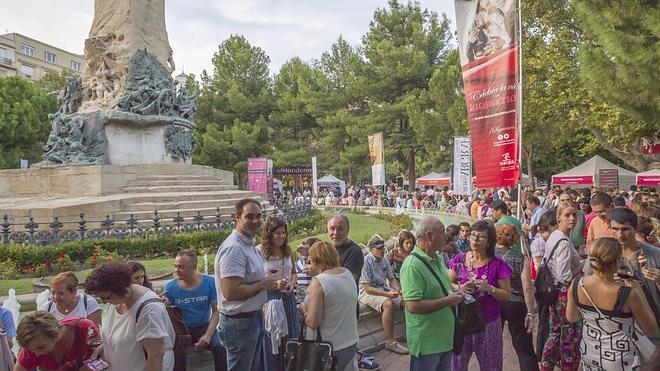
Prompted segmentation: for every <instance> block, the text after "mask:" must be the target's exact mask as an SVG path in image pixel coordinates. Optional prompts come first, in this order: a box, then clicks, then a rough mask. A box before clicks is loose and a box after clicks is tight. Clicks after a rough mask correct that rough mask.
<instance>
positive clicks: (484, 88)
mask: <svg viewBox="0 0 660 371" xmlns="http://www.w3.org/2000/svg"><path fill="white" fill-rule="evenodd" d="M454 4H455V7H456V24H457V29H458V39H459V51H460V55H461V66H462V70H463V85H464V91H465V101H466V103H467V116H468V122H469V124H470V138H471V140H472V153H473V159H474V165H475V172H476V177H477V187H479V188H493V187H502V186H512V185H515V184H516V183H517V182H518V181H519V178H520V159H519V152H520V147H519V145H520V140H519V139H520V138H519V135H520V133H519V129H518V126H519V125H518V112H517V109H518V99H520V98H521V97H519V94H518V93H519V86H518V84H519V81H518V76H519V74H518V57H519V55H518V52H519V48H518V45H517V42H516V37H517V35H518V34H519V33H518V31H517V28H518V9H517V8H516V2H515V1H511V0H455V2H454Z"/></svg>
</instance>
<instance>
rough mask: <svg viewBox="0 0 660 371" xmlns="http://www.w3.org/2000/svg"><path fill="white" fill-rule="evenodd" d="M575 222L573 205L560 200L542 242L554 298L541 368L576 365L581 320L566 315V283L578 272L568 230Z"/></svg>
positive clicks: (576, 257)
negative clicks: (551, 227)
mask: <svg viewBox="0 0 660 371" xmlns="http://www.w3.org/2000/svg"><path fill="white" fill-rule="evenodd" d="M576 222H577V208H576V206H575V204H573V203H572V202H562V203H560V204H559V206H558V207H557V223H558V228H557V229H556V230H555V231H554V232H552V233H551V234H550V237H549V238H548V241H546V245H545V246H546V248H545V255H544V258H543V260H544V261H545V262H546V264H547V266H548V268H549V269H550V272H551V273H552V277H553V279H554V282H555V285H556V286H557V287H558V297H557V300H556V302H555V303H554V305H551V306H550V331H549V333H548V338H547V340H546V341H545V345H544V347H543V350H542V355H541V364H540V369H541V370H548V371H551V370H554V369H555V366H556V365H558V366H560V368H561V369H562V370H576V369H577V368H578V366H579V364H580V349H579V346H580V340H581V338H582V323H580V322H576V323H572V322H570V321H569V320H568V319H567V318H566V305H567V302H568V296H569V286H570V284H571V281H573V278H575V277H576V276H577V275H578V274H579V273H580V271H581V269H580V268H581V266H580V256H579V255H578V252H577V250H576V249H575V246H573V243H572V242H571V239H570V237H569V236H570V234H571V230H572V229H573V227H575V224H576Z"/></svg>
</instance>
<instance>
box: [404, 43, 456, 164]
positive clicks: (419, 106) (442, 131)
mask: <svg viewBox="0 0 660 371" xmlns="http://www.w3.org/2000/svg"><path fill="white" fill-rule="evenodd" d="M407 112H408V115H409V116H410V117H411V125H412V127H413V129H414V131H415V132H416V133H417V138H418V142H419V143H420V144H422V145H423V146H424V152H425V153H426V156H421V158H420V160H421V161H422V164H421V168H422V169H424V171H430V170H441V171H448V170H451V169H450V167H451V162H452V156H453V151H452V146H453V144H452V140H453V137H454V136H459V135H467V133H468V125H467V111H466V106H465V98H464V95H463V78H462V73H461V65H460V58H459V54H458V49H454V50H452V51H451V52H449V54H447V57H446V59H445V60H444V61H443V62H442V63H441V64H440V66H439V67H438V68H437V69H436V70H435V71H434V72H433V75H432V76H431V79H430V81H429V88H428V90H423V91H422V92H421V93H420V95H419V99H417V100H415V101H413V102H411V104H410V105H409V106H408V110H407Z"/></svg>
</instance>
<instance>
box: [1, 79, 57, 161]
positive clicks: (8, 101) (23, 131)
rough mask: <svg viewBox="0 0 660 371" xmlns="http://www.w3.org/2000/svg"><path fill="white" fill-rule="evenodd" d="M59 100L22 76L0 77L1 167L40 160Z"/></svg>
mask: <svg viewBox="0 0 660 371" xmlns="http://www.w3.org/2000/svg"><path fill="white" fill-rule="evenodd" d="M56 110H57V100H56V99H55V97H54V96H50V95H48V94H47V93H46V91H44V90H43V89H41V88H39V87H37V86H35V85H33V84H32V83H31V82H29V81H27V80H25V79H22V78H20V77H8V78H0V133H2V135H0V169H7V168H16V167H18V166H19V164H20V159H22V158H23V159H27V160H29V161H30V162H37V161H39V160H41V155H42V152H43V149H42V147H41V145H42V144H43V143H44V142H45V140H46V138H47V137H48V132H49V131H50V125H49V120H48V114H49V113H50V112H55V111H56Z"/></svg>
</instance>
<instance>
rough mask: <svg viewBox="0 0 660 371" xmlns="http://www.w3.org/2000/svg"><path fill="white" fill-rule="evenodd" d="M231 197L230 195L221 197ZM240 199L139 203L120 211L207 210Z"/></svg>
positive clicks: (230, 203)
mask: <svg viewBox="0 0 660 371" xmlns="http://www.w3.org/2000/svg"><path fill="white" fill-rule="evenodd" d="M223 196H232V195H223ZM240 199H241V198H234V197H231V198H230V197H224V198H208V197H204V198H203V199H194V200H176V201H169V202H139V203H132V204H130V205H126V206H125V207H124V209H123V210H122V211H125V212H129V211H130V212H138V211H151V212H153V211H154V210H158V211H159V212H160V210H179V209H196V208H197V209H208V208H212V207H218V206H226V205H234V204H235V203H236V202H238V201H239V200H240Z"/></svg>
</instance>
